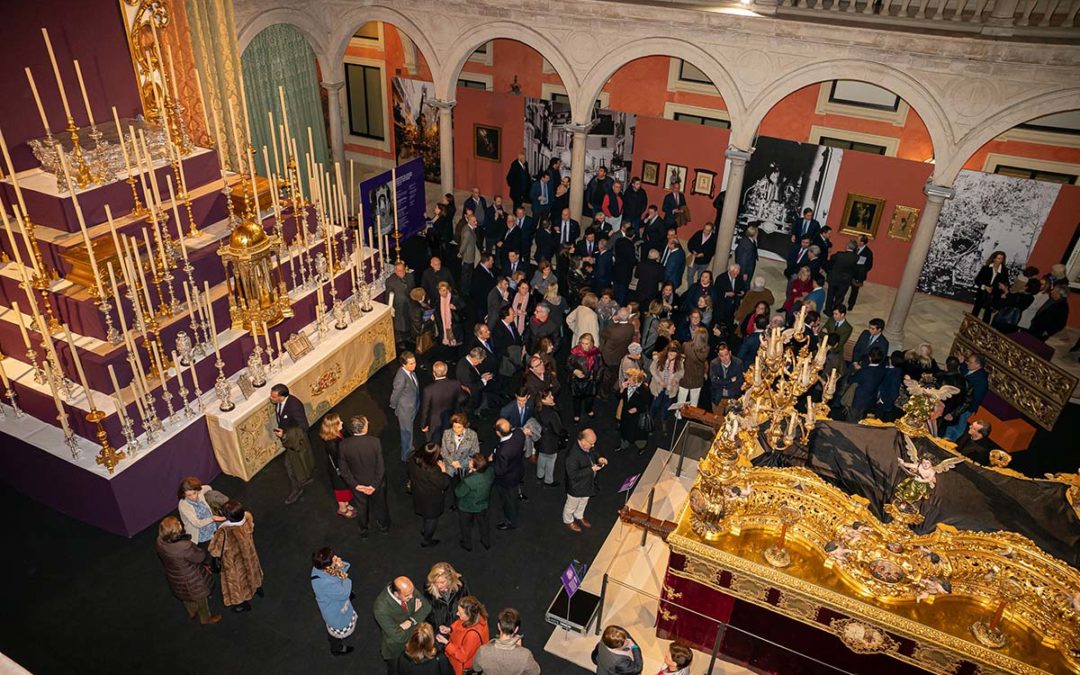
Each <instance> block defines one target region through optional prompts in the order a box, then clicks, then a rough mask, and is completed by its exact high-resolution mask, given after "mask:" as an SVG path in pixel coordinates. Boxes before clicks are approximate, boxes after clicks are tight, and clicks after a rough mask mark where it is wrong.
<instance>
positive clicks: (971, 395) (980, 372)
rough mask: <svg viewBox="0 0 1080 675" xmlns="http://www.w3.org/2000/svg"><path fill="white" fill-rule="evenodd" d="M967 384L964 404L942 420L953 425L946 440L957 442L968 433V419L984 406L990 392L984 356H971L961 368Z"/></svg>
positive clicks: (946, 434)
mask: <svg viewBox="0 0 1080 675" xmlns="http://www.w3.org/2000/svg"><path fill="white" fill-rule="evenodd" d="M960 372H961V373H962V374H963V376H964V381H965V383H966V385H967V386H966V388H965V394H964V402H963V404H961V406H960V407H959V408H957V409H956V411H955V412H953V413H950V414H946V415H945V416H944V417H943V418H942V419H943V420H944V421H945V422H947V423H951V424H950V425H949V427H948V429H947V430H946V431H945V434H944V436H945V438H947V439H948V440H950V441H954V442H955V441H957V440H959V439H960V437H961V436H962V435H963V434H964V432H965V431H967V425H968V419H969V418H970V417H971V416H972V414H974V413H975V411H976V410H978V409H979V406H981V405H982V402H983V399H984V398H986V392H988V391H989V390H990V380H989V378H988V376H987V374H986V357H984V356H983V355H982V354H970V355H969V356H968V357H967V359H966V360H965V361H964V365H963V366H961V367H960Z"/></svg>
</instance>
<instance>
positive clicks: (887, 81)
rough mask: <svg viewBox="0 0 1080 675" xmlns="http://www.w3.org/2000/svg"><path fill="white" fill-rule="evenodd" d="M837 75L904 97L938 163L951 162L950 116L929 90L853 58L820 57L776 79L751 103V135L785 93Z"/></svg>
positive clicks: (894, 72)
mask: <svg viewBox="0 0 1080 675" xmlns="http://www.w3.org/2000/svg"><path fill="white" fill-rule="evenodd" d="M836 79H845V80H858V81H860V82H869V83H870V84H875V85H877V86H879V87H882V88H884V89H888V90H889V91H891V92H893V93H894V94H896V95H897V96H899V97H901V98H902V99H904V101H905V102H906V103H907V104H908V105H909V106H911V108H912V110H914V111H915V112H916V113H918V115H919V117H920V118H922V121H923V124H925V125H926V130H927V132H928V133H929V134H930V142H931V144H932V145H933V149H934V156H935V157H936V158H937V161H938V164H939V165H940V163H941V162H942V161H945V162H948V161H949V159H950V158H951V157H952V154H953V147H954V145H953V136H952V131H951V129H950V126H949V123H948V119H949V118H948V115H947V114H946V113H945V110H944V109H943V108H942V106H941V104H940V103H939V102H938V100H937V98H935V96H934V95H933V94H932V93H931V92H930V90H928V89H927V88H926V87H924V86H923V85H922V84H920V83H919V81H918V80H916V79H915V78H914V77H911V76H910V75H908V74H906V73H904V72H903V71H900V70H897V69H896V68H892V67H890V66H886V65H882V64H880V63H874V62H872V61H861V60H854V59H835V60H830V61H819V62H817V63H812V64H810V65H807V66H803V67H800V68H797V69H795V70H792V71H790V72H787V73H785V74H783V75H781V76H779V77H778V78H776V79H775V80H773V81H772V82H771V83H770V84H768V85H767V86H766V87H765V88H764V89H763V90H762V91H761V93H760V94H758V95H757V97H756V98H755V99H754V100H753V101H752V102H751V103H750V104H749V106H748V116H747V128H748V129H749V130H750V132H751V137H752V135H753V134H754V133H756V131H757V128H758V127H759V126H760V125H761V122H762V121H763V120H764V119H765V116H766V115H767V114H768V113H769V111H770V110H772V108H773V107H774V106H775V105H776V104H777V103H779V102H780V101H781V100H783V99H784V98H785V97H786V96H788V95H789V94H793V93H794V92H796V91H798V90H799V89H802V88H803V87H807V86H810V85H812V84H817V83H819V82H826V81H828V80H836ZM935 174H936V171H935Z"/></svg>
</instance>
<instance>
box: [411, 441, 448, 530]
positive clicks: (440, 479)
mask: <svg viewBox="0 0 1080 675" xmlns="http://www.w3.org/2000/svg"><path fill="white" fill-rule="evenodd" d="M440 452H441V448H440V447H439V444H438V443H427V444H426V445H424V447H423V448H421V449H419V450H417V451H416V452H414V453H413V454H412V455H411V456H410V457H409V461H408V463H407V464H406V467H405V472H406V473H407V474H408V476H409V482H410V484H411V485H412V500H413V511H414V512H415V513H416V515H418V516H420V518H421V519H422V525H421V530H420V534H421V535H422V536H423V540H422V541H421V542H420V546H421V547H422V548H428V547H430V546H435V545H436V544H438V543H439V540H438V539H435V538H434V536H435V527H436V526H437V525H438V524H439V516H441V515H442V513H443V507H444V506H445V499H446V498H445V497H444V496H443V493H444V492H445V491H446V488H447V487H449V485H450V476H448V475H447V473H446V464H444V463H443V461H442V460H441V459H439V453H440Z"/></svg>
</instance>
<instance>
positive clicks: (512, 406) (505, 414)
mask: <svg viewBox="0 0 1080 675" xmlns="http://www.w3.org/2000/svg"><path fill="white" fill-rule="evenodd" d="M534 411H535V408H534V407H533V400H532V399H531V398H530V399H529V402H528V403H526V404H525V414H524V415H521V414H519V413H518V405H517V400H516V399H515V400H513V401H510V402H509V403H507V404H506V405H504V406H503V407H502V408H501V409H500V410H499V417H502V418H503V419H505V420H506V421H508V422H510V424H512V425H514V427H515V428H519V429H520V428H521V427H523V426H525V423H526V422H528V421H529V420H530V419H532V417H533V413H534Z"/></svg>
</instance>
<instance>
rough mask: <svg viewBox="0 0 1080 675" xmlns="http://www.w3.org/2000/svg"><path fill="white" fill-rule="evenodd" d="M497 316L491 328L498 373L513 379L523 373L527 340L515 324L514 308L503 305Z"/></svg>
mask: <svg viewBox="0 0 1080 675" xmlns="http://www.w3.org/2000/svg"><path fill="white" fill-rule="evenodd" d="M500 283H501V282H500ZM495 316H496V317H497V318H496V319H495V321H494V323H493V324H492V327H491V341H492V343H493V344H494V345H495V353H496V354H498V355H499V359H500V360H499V369H498V373H499V376H500V377H512V376H514V375H515V374H517V373H519V372H521V370H522V367H523V365H524V358H523V357H524V352H525V339H524V336H522V335H521V333H520V332H518V329H517V325H516V324H515V323H514V319H516V318H517V316H516V315H515V312H514V308H513V307H512V306H510V305H509V304H506V305H503V306H502V307H500V308H499V310H498V312H496V314H495Z"/></svg>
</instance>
